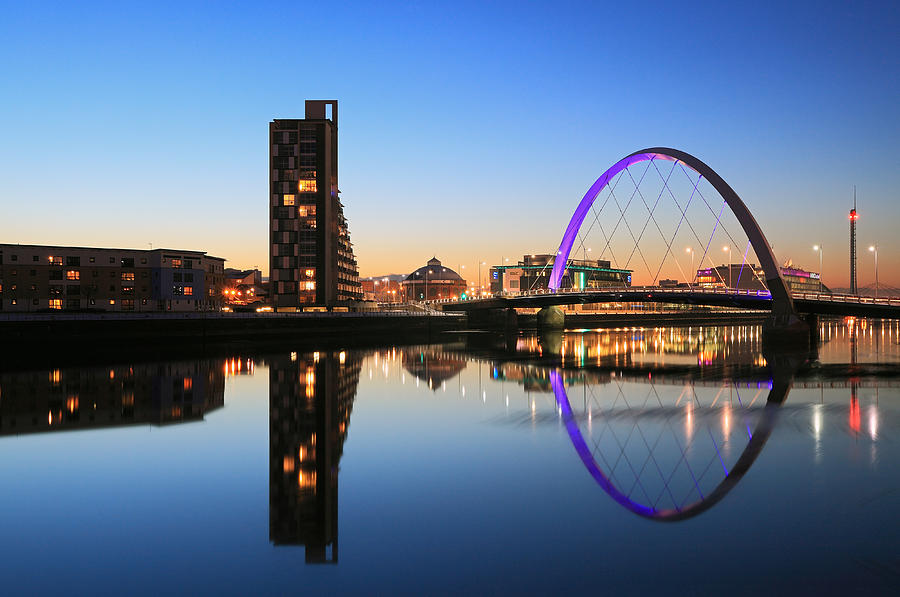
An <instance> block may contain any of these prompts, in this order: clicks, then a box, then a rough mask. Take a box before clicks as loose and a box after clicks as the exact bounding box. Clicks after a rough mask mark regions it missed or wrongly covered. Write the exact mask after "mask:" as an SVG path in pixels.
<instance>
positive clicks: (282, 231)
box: [269, 100, 362, 311]
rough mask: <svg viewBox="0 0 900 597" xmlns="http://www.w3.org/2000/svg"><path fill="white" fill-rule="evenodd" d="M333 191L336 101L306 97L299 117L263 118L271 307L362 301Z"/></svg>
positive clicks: (336, 192)
mask: <svg viewBox="0 0 900 597" xmlns="http://www.w3.org/2000/svg"><path fill="white" fill-rule="evenodd" d="M329 108H330V109H331V114H330V117H329V115H328V114H327V110H328V109H329ZM339 193H340V191H339V190H338V129H337V101H319V100H308V101H307V102H306V112H305V118H303V119H275V120H273V121H272V122H270V123H269V236H270V238H269V241H270V242H269V279H270V281H271V285H272V287H271V297H272V305H273V307H275V309H276V310H278V311H296V310H303V309H304V308H309V307H331V306H334V305H341V304H347V303H348V302H352V301H358V300H361V299H362V289H361V286H360V283H359V273H358V268H357V265H356V259H355V258H354V256H353V246H352V244H351V243H350V232H349V230H348V229H347V220H346V218H345V217H344V207H343V205H342V204H341V200H340V197H339Z"/></svg>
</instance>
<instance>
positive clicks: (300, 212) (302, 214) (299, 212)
mask: <svg viewBox="0 0 900 597" xmlns="http://www.w3.org/2000/svg"><path fill="white" fill-rule="evenodd" d="M297 215H298V216H300V217H301V218H305V217H306V206H305V205H301V206H300V207H298V208H297Z"/></svg>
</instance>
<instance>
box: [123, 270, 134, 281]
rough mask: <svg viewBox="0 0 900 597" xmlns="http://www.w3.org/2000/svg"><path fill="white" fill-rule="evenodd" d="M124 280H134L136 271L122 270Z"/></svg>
mask: <svg viewBox="0 0 900 597" xmlns="http://www.w3.org/2000/svg"><path fill="white" fill-rule="evenodd" d="M122 281H123V282H134V272H122Z"/></svg>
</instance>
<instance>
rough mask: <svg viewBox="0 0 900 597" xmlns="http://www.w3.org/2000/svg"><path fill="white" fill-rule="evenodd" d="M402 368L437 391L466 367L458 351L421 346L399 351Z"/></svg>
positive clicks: (464, 359) (464, 360) (463, 358)
mask: <svg viewBox="0 0 900 597" xmlns="http://www.w3.org/2000/svg"><path fill="white" fill-rule="evenodd" d="M401 360H402V362H403V368H404V369H406V370H407V371H409V372H410V373H411V374H413V376H415V377H416V379H420V380H422V381H424V382H425V383H427V384H428V388H429V389H430V390H434V391H437V389H438V388H439V387H446V385H445V384H446V383H447V381H448V380H450V379H453V378H454V377H456V376H457V375H459V374H460V373H461V372H462V371H463V369H465V368H466V358H465V357H463V356H461V355H460V354H458V353H453V352H449V351H445V350H442V349H441V348H439V347H423V348H421V349H419V350H416V349H414V348H413V349H406V350H403V351H401Z"/></svg>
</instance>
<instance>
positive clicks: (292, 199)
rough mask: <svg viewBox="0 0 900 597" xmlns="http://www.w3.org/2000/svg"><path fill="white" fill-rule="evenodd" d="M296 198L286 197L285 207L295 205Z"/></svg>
mask: <svg viewBox="0 0 900 597" xmlns="http://www.w3.org/2000/svg"><path fill="white" fill-rule="evenodd" d="M294 202H295V201H294V196H293V195H285V196H284V204H285V205H294Z"/></svg>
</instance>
